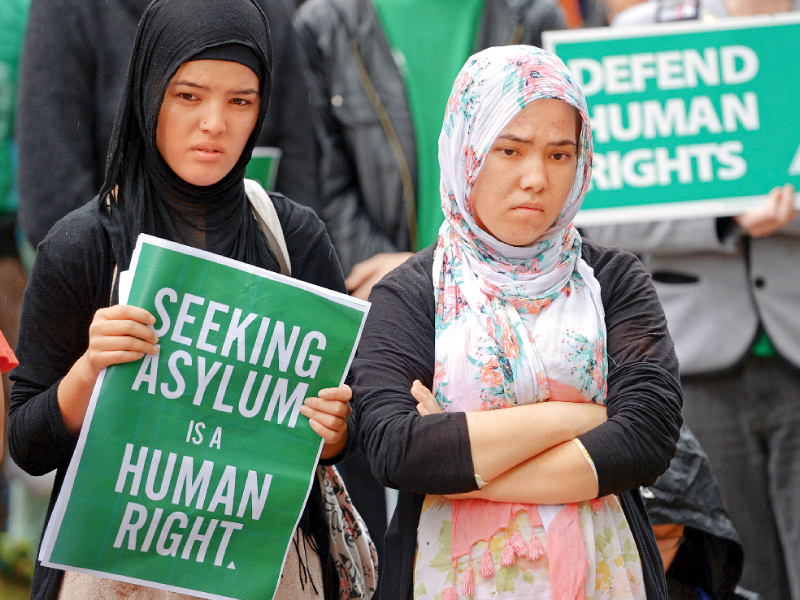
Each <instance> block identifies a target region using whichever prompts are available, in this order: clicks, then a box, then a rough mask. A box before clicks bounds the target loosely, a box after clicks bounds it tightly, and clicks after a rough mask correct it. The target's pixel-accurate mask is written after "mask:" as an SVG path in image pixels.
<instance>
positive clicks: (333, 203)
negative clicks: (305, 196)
mask: <svg viewBox="0 0 800 600" xmlns="http://www.w3.org/2000/svg"><path fill="white" fill-rule="evenodd" d="M296 27H297V30H298V33H299V34H300V40H301V44H302V46H303V48H304V49H305V51H306V54H307V56H308V59H309V63H310V73H309V74H310V81H311V93H312V99H313V104H314V105H315V107H316V108H317V109H318V114H319V115H321V117H322V119H321V122H320V123H319V124H318V130H317V139H318V141H319V144H320V148H321V186H322V187H321V204H320V206H319V209H318V211H317V212H318V213H319V214H320V216H321V217H322V219H323V221H325V223H326V225H327V226H328V230H329V231H330V234H331V238H332V239H333V243H334V245H335V246H336V250H337V252H338V253H339V258H340V259H341V261H342V266H343V268H344V272H345V273H346V274H349V278H348V288H349V289H350V290H351V292H352V293H353V294H354V295H356V296H358V297H360V298H364V299H366V298H367V296H368V295H369V290H370V289H371V287H372V285H373V284H374V283H375V282H377V281H378V280H379V279H380V278H381V277H383V275H385V274H386V273H388V272H389V271H390V270H392V269H393V268H394V267H395V266H397V265H398V264H399V263H400V262H402V261H403V260H404V259H405V258H407V257H408V256H409V252H412V251H415V250H418V249H420V248H424V247H426V246H428V245H430V244H431V243H433V242H434V241H435V240H436V235H437V232H438V230H439V225H441V223H442V220H443V216H442V211H441V207H440V205H439V164H438V160H437V151H436V148H437V140H438V138H439V132H440V130H441V125H442V115H444V109H445V104H446V102H447V97H448V95H449V93H450V83H451V82H452V81H453V79H454V78H455V76H456V74H457V73H458V71H459V69H460V68H461V66H462V65H463V64H464V61H465V60H466V59H467V57H468V56H470V55H471V54H473V53H474V52H477V51H478V50H482V49H484V48H488V47H490V46H502V45H506V44H529V45H533V46H541V40H542V32H543V31H548V30H551V29H563V28H564V19H563V17H562V14H561V11H560V9H559V7H558V5H557V4H556V3H555V2H553V1H552V0H520V1H516V2H512V1H511V0H307V1H306V2H305V3H304V4H303V5H302V6H301V7H300V9H299V10H298V12H297V14H296Z"/></svg>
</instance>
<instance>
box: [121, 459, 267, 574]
mask: <svg viewBox="0 0 800 600" xmlns="http://www.w3.org/2000/svg"><path fill="white" fill-rule="evenodd" d="M134 451H135V447H134V445H133V444H127V445H126V446H125V455H124V457H123V459H122V463H121V464H120V469H119V475H118V476H117V483H116V486H115V488H114V491H115V492H117V493H118V494H123V493H124V492H125V490H126V489H127V490H128V492H129V494H130V495H131V496H139V495H140V494H141V489H142V487H144V494H145V495H146V497H147V498H148V499H149V500H152V501H163V500H165V499H169V500H170V502H171V504H173V505H175V506H176V507H180V506H184V507H187V508H190V509H191V508H194V509H195V510H199V511H206V512H208V513H210V516H211V515H213V514H214V513H219V512H220V511H221V512H222V514H223V515H225V516H226V517H234V516H235V518H236V519H243V518H245V517H249V518H250V519H252V520H253V521H257V520H259V519H260V518H261V513H262V512H263V510H264V505H265V503H266V501H267V496H268V495H269V488H270V485H271V483H272V475H270V474H268V473H267V474H264V477H263V480H262V482H261V484H260V485H259V480H258V479H259V478H258V473H256V472H255V471H252V470H248V471H247V475H246V477H243V476H241V475H240V474H239V473H238V469H237V468H236V467H234V466H232V465H226V466H225V467H224V468H222V470H221V473H220V469H219V468H217V466H216V465H215V463H214V462H212V461H210V460H204V461H203V464H202V465H201V466H200V467H199V468H198V469H197V470H195V464H194V459H193V458H192V457H191V456H182V457H181V459H180V466H179V467H177V469H176V465H177V463H178V455H177V454H175V453H174V452H170V453H169V454H168V455H167V459H166V462H165V465H164V469H163V472H162V473H161V476H160V482H159V466H160V463H161V458H162V452H161V450H157V449H154V450H152V451H151V450H150V449H149V448H148V447H147V446H142V447H140V448H139V450H138V453H137V457H136V460H135V462H134V459H133V456H134ZM148 462H149V465H148ZM146 466H147V478H146V480H145V483H144V486H142V480H143V479H144V477H145V467H146ZM242 479H244V482H243V483H242ZM212 484H215V485H212ZM212 487H213V489H214V492H213V494H212V495H211V496H210V498H209V492H210V490H211V489H212ZM189 521H190V519H189V517H188V516H187V514H186V513H185V512H182V511H180V510H175V511H172V512H170V513H169V514H167V515H166V517H165V515H164V509H163V508H155V509H153V510H152V513H151V512H150V510H149V509H148V508H147V507H145V506H144V505H142V504H139V503H138V502H128V503H127V505H126V507H125V513H124V515H123V517H122V522H121V523H120V526H119V530H118V532H117V536H116V539H115V540H114V548H122V547H123V545H124V546H125V547H126V548H127V549H128V550H133V551H139V552H150V551H152V550H155V552H157V553H158V554H159V555H161V556H172V557H175V556H180V558H181V559H183V560H189V559H190V558H192V555H193V553H194V555H195V560H196V561H197V562H200V563H202V562H205V560H206V556H207V554H208V550H209V547H210V546H211V544H212V542H213V543H214V547H215V548H216V552H214V565H215V566H218V567H219V566H222V565H223V562H224V560H225V552H226V550H227V548H228V545H229V543H230V540H231V536H232V535H233V532H234V531H239V530H241V529H242V528H243V524H242V523H241V522H239V521H234V520H232V519H231V520H224V519H216V518H212V519H210V520H209V521H208V524H207V525H205V530H204V529H203V527H204V524H205V517H203V516H196V517H194V521H193V523H192V525H191V527H189ZM187 531H188V535H187V534H186V532H187ZM179 551H180V554H179ZM228 568H235V567H234V566H233V565H232V564H230V565H228Z"/></svg>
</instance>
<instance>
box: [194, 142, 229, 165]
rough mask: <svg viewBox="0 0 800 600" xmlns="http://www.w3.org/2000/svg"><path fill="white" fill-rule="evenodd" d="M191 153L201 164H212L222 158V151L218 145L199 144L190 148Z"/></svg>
mask: <svg viewBox="0 0 800 600" xmlns="http://www.w3.org/2000/svg"><path fill="white" fill-rule="evenodd" d="M192 153H193V154H194V155H195V157H196V158H198V159H199V160H202V161H203V162H214V161H216V160H219V159H220V158H222V155H223V154H224V151H223V149H222V146H220V145H218V144H199V145H197V146H193V147H192Z"/></svg>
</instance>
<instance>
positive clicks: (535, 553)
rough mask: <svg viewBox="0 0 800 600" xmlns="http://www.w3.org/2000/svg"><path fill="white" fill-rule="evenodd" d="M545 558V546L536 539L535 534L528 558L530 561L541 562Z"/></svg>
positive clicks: (529, 546)
mask: <svg viewBox="0 0 800 600" xmlns="http://www.w3.org/2000/svg"><path fill="white" fill-rule="evenodd" d="M543 556H544V546H542V542H540V541H539V538H538V537H536V534H535V533H534V534H533V537H532V538H531V543H530V544H528V558H529V559H530V560H539V559H540V558H542V557H543Z"/></svg>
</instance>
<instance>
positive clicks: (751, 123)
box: [568, 45, 761, 190]
mask: <svg viewBox="0 0 800 600" xmlns="http://www.w3.org/2000/svg"><path fill="white" fill-rule="evenodd" d="M568 65H569V68H570V70H571V71H572V72H573V73H574V74H575V77H576V79H577V81H578V82H579V84H580V85H581V87H582V89H583V91H584V93H585V94H586V96H587V97H590V96H595V95H597V94H599V93H601V92H603V94H604V96H603V97H604V98H605V99H606V100H605V102H603V101H598V102H597V103H595V104H594V105H593V106H592V111H591V114H590V119H591V124H592V134H593V136H594V139H595V140H596V141H597V142H599V143H601V144H605V143H609V142H611V141H617V142H623V143H631V142H638V141H643V140H657V139H665V140H680V139H681V138H692V137H695V136H698V135H706V136H718V135H719V134H725V135H729V134H735V133H737V132H740V131H745V132H747V131H758V129H759V128H760V127H761V122H760V117H759V109H758V97H757V95H756V94H755V93H754V92H752V91H744V92H742V91H741V90H740V89H738V88H737V87H736V86H741V85H744V84H746V83H748V82H750V81H752V80H753V78H755V76H756V75H757V74H758V71H759V60H758V55H757V54H756V53H755V52H754V51H753V49H752V48H748V47H747V46H741V45H731V46H723V47H721V48H719V49H717V48H705V49H703V50H702V52H701V51H700V50H696V49H692V48H689V49H684V50H669V51H663V52H642V53H638V54H629V55H614V56H606V57H604V58H602V59H600V60H595V59H592V58H579V59H574V60H571V61H569V62H568ZM719 86H727V88H726V89H727V90H730V91H726V93H722V94H719V95H718V96H716V97H713V98H712V97H711V96H709V95H704V94H703V93H695V94H692V95H691V97H689V98H685V97H674V98H666V99H653V98H647V97H646V96H644V93H648V92H651V91H652V89H653V88H655V89H657V90H662V91H663V90H688V89H691V90H695V89H696V90H698V92H700V91H701V89H702V90H703V91H704V92H705V91H706V90H709V89H710V88H714V87H719ZM640 92H641V93H643V97H642V99H641V100H631V101H626V102H624V103H623V104H620V103H618V102H617V103H615V102H613V100H614V96H615V95H619V94H635V93H640ZM712 139H713V138H712ZM743 153H744V144H743V143H742V141H741V140H737V139H723V140H720V141H708V140H701V141H700V143H684V144H680V145H677V146H674V147H667V145H666V144H665V145H664V146H662V147H659V146H655V147H652V148H651V147H640V148H634V149H633V150H629V151H627V152H624V153H623V152H617V151H608V152H603V153H601V152H597V153H595V155H594V164H593V173H592V175H593V177H592V186H593V187H596V188H597V189H599V190H616V189H621V188H623V187H625V186H631V187H653V186H670V185H673V184H675V183H680V184H691V183H694V182H710V181H714V180H719V181H734V180H737V179H741V178H742V177H744V176H745V175H746V174H747V161H746V160H745V159H744V157H743Z"/></svg>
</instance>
